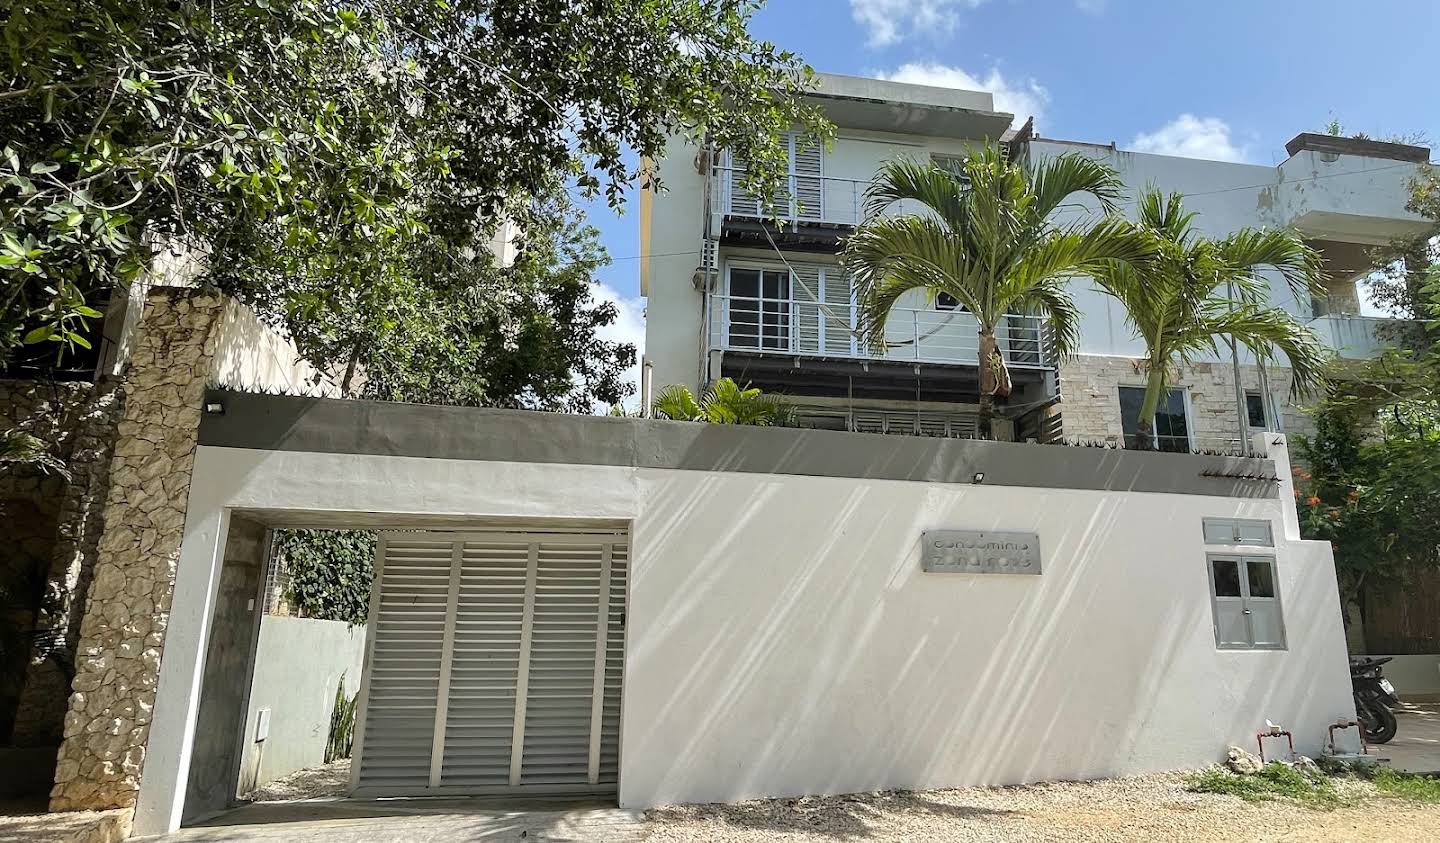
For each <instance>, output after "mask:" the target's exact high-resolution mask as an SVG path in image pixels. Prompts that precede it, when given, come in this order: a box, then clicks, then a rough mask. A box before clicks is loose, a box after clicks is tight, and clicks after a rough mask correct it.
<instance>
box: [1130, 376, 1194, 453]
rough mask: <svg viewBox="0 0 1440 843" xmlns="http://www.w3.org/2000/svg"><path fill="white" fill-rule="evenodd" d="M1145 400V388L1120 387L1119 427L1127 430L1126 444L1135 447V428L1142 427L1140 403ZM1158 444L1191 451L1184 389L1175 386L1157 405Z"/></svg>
mask: <svg viewBox="0 0 1440 843" xmlns="http://www.w3.org/2000/svg"><path fill="white" fill-rule="evenodd" d="M1144 401H1145V388H1144V387H1140V386H1122V387H1120V428H1121V432H1123V433H1124V434H1125V447H1127V448H1133V447H1135V431H1136V429H1137V428H1138V427H1139V419H1140V405H1141V404H1142V403H1144ZM1154 430H1155V448H1156V449H1157V450H1160V451H1170V452H1173V453H1177V454H1188V453H1190V422H1189V419H1187V418H1186V415H1185V390H1183V389H1172V390H1170V391H1169V392H1168V393H1167V394H1166V395H1165V397H1163V398H1161V399H1160V406H1159V407H1157V408H1156V409H1155V428H1154Z"/></svg>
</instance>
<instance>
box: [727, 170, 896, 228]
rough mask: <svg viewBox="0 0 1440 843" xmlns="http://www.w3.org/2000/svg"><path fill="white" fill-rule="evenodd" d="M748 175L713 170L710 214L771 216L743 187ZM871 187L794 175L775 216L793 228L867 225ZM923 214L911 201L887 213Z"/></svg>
mask: <svg viewBox="0 0 1440 843" xmlns="http://www.w3.org/2000/svg"><path fill="white" fill-rule="evenodd" d="M744 175H745V171H744V170H739V169H734V168H731V167H713V168H711V190H710V213H712V214H714V215H716V216H720V217H743V218H747V219H760V218H763V217H765V216H767V212H766V210H765V204H764V203H763V202H761V201H760V199H759V197H757V196H756V195H755V194H753V193H751V192H750V191H748V190H746V189H745V188H744V187H743V186H742V185H741V180H742V179H743V178H744ZM869 187H870V181H868V180H865V179H842V178H835V177H833V176H804V175H791V176H790V186H789V189H788V191H787V193H786V194H785V195H782V196H777V197H776V199H775V203H774V204H775V207H774V210H773V213H774V214H775V215H776V216H777V217H779V218H780V219H782V220H784V221H786V222H789V223H791V224H796V223H811V224H820V225H834V226H856V225H859V224H860V223H862V222H864V221H865V217H866V214H865V191H866V190H867V189H868V188H869ZM921 212H922V208H921V206H920V205H919V203H916V202H912V201H910V200H905V201H903V202H899V203H896V204H895V205H893V206H892V207H891V208H889V209H887V210H886V213H887V214H893V213H911V214H914V213H921Z"/></svg>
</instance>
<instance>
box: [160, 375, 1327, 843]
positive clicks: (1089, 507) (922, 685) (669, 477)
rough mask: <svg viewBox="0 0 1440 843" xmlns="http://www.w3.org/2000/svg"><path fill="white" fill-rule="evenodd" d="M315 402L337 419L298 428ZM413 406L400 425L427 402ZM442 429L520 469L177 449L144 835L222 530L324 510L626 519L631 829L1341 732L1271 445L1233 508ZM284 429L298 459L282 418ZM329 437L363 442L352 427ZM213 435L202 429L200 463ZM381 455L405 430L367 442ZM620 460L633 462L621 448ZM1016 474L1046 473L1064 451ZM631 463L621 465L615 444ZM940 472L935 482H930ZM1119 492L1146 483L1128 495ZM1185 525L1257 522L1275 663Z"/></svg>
mask: <svg viewBox="0 0 1440 843" xmlns="http://www.w3.org/2000/svg"><path fill="white" fill-rule="evenodd" d="M241 404H243V402H231V403H230V404H228V405H227V408H226V414H225V416H224V418H225V419H235V418H239V413H236V415H234V416H232V415H231V408H233V407H238V406H240V405H241ZM327 405H328V406H330V407H331V410H332V411H333V412H341V409H337V408H335V407H334V404H331V403H330V402H321V403H320V404H319V405H318V406H322V407H324V406H327ZM289 406H290V408H291V409H292V410H293V409H295V407H296V406H297V405H295V404H290V405H289ZM350 406H359V407H364V406H366V405H350ZM408 409H409V410H410V411H411V413H412V414H413V415H414V416H415V417H417V418H420V419H423V418H425V412H428V411H429V410H431V409H434V408H414V407H411V408H408ZM471 412H475V411H471ZM377 417H378V418H383V416H369V417H352V418H351V419H350V421H351V423H352V424H360V423H361V422H364V421H367V420H368V419H369V418H377ZM342 418H343V414H342ZM460 418H461V419H466V418H468V419H469V420H470V423H471V424H475V421H476V419H477V418H484V419H485V422H486V423H485V425H484V430H489V431H491V432H492V433H493V438H492V439H487V438H486V435H485V433H484V430H475V431H472V432H470V433H469V434H467V435H470V436H471V437H472V439H473V440H474V441H476V442H481V443H484V442H486V441H489V442H490V444H488V445H485V446H483V447H482V449H481V450H480V452H479V454H481V455H484V454H490V455H494V454H498V453H500V451H501V448H502V446H503V445H504V444H505V442H504V441H503V440H501V439H500V438H499V437H500V434H499V433H495V431H503V432H504V435H505V436H507V437H509V440H508V441H509V446H510V447H509V451H510V453H511V454H513V455H514V457H512V458H511V459H500V458H491V459H483V458H477V457H476V456H472V457H470V458H454V457H452V458H434V457H417V456H396V455H388V454H376V453H337V452H335V450H334V448H335V445H334V443H330V448H329V449H327V450H324V451H311V450H297V449H294V448H284V447H282V448H277V449H261V448H257V447H249V448H246V447H218V446H215V445H213V444H202V445H200V446H199V448H198V450H197V453H196V458H195V468H194V482H193V484H192V486H191V493H190V504H189V508H188V510H187V512H186V523H185V540H184V543H183V546H182V549H181V553H180V558H179V560H178V565H177V568H176V585H175V593H176V594H183V595H187V596H188V597H187V599H186V600H184V601H177V602H176V604H175V606H174V611H173V613H172V614H171V618H170V625H169V633H168V636H167V639H166V643H165V658H164V661H163V663H162V665H161V678H160V684H159V691H158V698H157V702H156V709H155V716H154V723H153V728H152V730H151V734H150V747H149V752H148V755H147V763H146V767H145V775H144V779H143V781H142V783H141V793H140V800H139V803H138V805H137V812H136V824H137V831H138V832H139V833H142V834H155V833H161V832H165V831H168V830H170V829H173V828H174V827H175V825H176V824H177V823H178V822H179V808H180V806H181V805H182V804H183V802H184V798H185V792H184V791H185V781H186V771H187V768H188V764H189V759H190V757H191V749H192V746H193V740H194V729H195V724H196V710H197V704H198V698H197V694H196V683H195V677H196V676H197V675H198V672H199V671H200V670H202V669H203V661H204V652H205V640H206V633H207V624H208V618H209V616H210V612H211V604H212V603H213V601H214V599H215V598H214V584H215V583H216V582H217V580H218V577H219V571H220V566H221V560H223V558H224V544H225V535H226V533H227V530H228V524H229V521H230V519H231V517H232V514H238V513H241V512H243V513H244V514H245V517H247V518H257V519H261V520H262V521H263V520H264V519H265V518H266V514H267V513H274V514H275V515H276V516H277V518H292V517H294V515H295V513H317V514H323V515H324V516H326V517H328V518H330V519H332V523H337V524H338V523H340V521H341V520H344V519H352V520H350V522H349V525H350V526H355V527H366V526H369V525H370V523H375V522H385V523H389V524H397V523H403V522H404V521H405V519H406V518H407V517H409V518H414V519H415V523H418V522H420V521H422V520H424V519H428V518H434V517H439V516H445V517H449V518H452V519H454V522H455V523H457V524H458V523H461V522H463V521H464V520H465V519H470V520H471V522H472V523H482V522H483V523H495V522H496V521H504V520H508V519H514V520H515V521H516V522H524V523H535V522H536V521H537V520H549V521H553V522H555V523H561V522H562V521H566V520H573V519H581V518H583V519H595V520H606V521H611V520H618V521H625V522H628V523H629V524H630V525H631V527H632V537H633V539H632V551H631V553H632V555H631V566H632V574H631V580H630V589H631V590H630V593H629V595H628V606H627V618H628V620H627V643H626V656H625V677H624V691H623V694H624V701H623V725H622V742H621V751H620V765H621V774H620V782H621V783H620V801H621V803H622V804H623V805H626V806H633V807H643V806H649V805H655V804H662V803H670V802H685V801H711V800H738V799H744V798H751V797H761V796H788V795H797V794H806V793H840V792H850V791H866V790H873V789H883V788H928V787H942V786H957V785H972V784H1007V783H1016V782H1024V781H1036V780H1043V779H1057V778H1058V779H1078V778H1091V777H1099V776H1114V775H1124V774H1132V773H1140V772H1145V771H1153V770H1161V769H1174V768H1184V767H1197V766H1202V765H1204V764H1207V763H1211V762H1213V761H1215V760H1218V759H1219V758H1221V757H1223V754H1224V751H1225V747H1226V745H1227V744H1231V743H1250V742H1253V740H1254V733H1255V731H1256V729H1257V728H1259V727H1260V726H1262V725H1263V724H1264V722H1265V720H1266V719H1271V720H1274V721H1275V722H1278V723H1282V724H1284V725H1285V726H1286V727H1287V728H1290V729H1291V730H1293V732H1294V734H1295V745H1296V748H1297V749H1298V750H1299V751H1301V752H1305V753H1307V754H1314V753H1316V752H1318V751H1319V749H1320V746H1321V744H1322V742H1323V741H1324V739H1325V727H1326V726H1327V725H1328V724H1329V723H1332V722H1334V721H1335V720H1336V719H1338V718H1341V717H1350V716H1353V705H1352V704H1351V693H1350V683H1349V672H1348V669H1347V666H1346V662H1345V645H1344V633H1343V629H1342V626H1341V622H1340V607H1339V600H1338V593H1337V590H1336V586H1335V575H1334V565H1333V560H1332V557H1331V555H1330V550H1329V546H1328V544H1325V543H1320V542H1307V541H1302V540H1300V539H1299V533H1298V523H1297V521H1296V518H1295V511H1294V506H1293V503H1292V502H1291V499H1290V496H1291V491H1292V486H1291V484H1290V482H1289V480H1290V478H1289V465H1288V455H1287V453H1286V451H1285V446H1284V440H1283V438H1281V437H1276V438H1273V439H1267V440H1264V442H1265V444H1266V445H1267V447H1268V453H1269V457H1270V459H1269V460H1268V461H1267V463H1268V464H1269V465H1270V468H1272V469H1273V470H1275V471H1277V472H1278V477H1279V478H1280V482H1279V483H1278V484H1273V483H1272V484H1267V485H1269V486H1270V487H1271V493H1270V494H1268V495H1266V496H1262V497H1249V496H1224V495H1207V494H1200V493H1195V492H1136V491H1131V490H1115V489H1111V490H1105V489H1087V488H1073V487H1072V488H1053V487H1051V488H1047V487H1041V486H1025V485H995V486H992V485H990V484H989V480H988V478H987V482H986V483H985V484H982V485H979V486H976V485H972V484H970V483H968V482H935V481H926V480H896V479H889V478H874V477H854V476H831V475H827V474H818V473H817V474H809V475H804V474H791V473H776V472H774V471H773V470H772V471H771V472H762V471H758V470H755V468H754V465H755V464H754V463H753V462H748V461H746V460H744V459H742V458H737V460H736V462H737V464H739V465H743V466H746V467H747V468H749V470H743V469H741V470H724V469H721V470H709V471H701V470H693V469H690V468H688V467H685V468H681V467H676V466H672V467H663V468H657V467H649V466H645V465H634V464H614V463H613V462H612V463H611V464H604V463H599V462H597V463H591V464H582V463H578V462H575V461H543V460H535V459H531V457H532V456H533V455H534V454H535V453H536V451H537V450H543V449H540V448H539V446H537V445H536V444H535V441H533V440H532V439H530V438H527V437H534V439H539V440H544V441H549V442H551V443H555V442H559V443H560V445H557V446H555V447H560V448H562V450H563V449H564V448H581V443H580V442H576V441H573V440H566V439H564V437H565V436H566V435H567V431H569V434H575V433H576V429H577V428H581V427H584V428H587V429H588V427H589V425H591V424H593V423H594V422H595V421H596V420H591V419H585V420H573V419H570V418H567V417H550V416H537V415H535V414H504V413H493V412H482V413H478V414H477V415H472V416H464V415H462V416H460ZM291 421H292V423H293V424H294V425H295V427H294V428H293V429H294V430H295V431H297V432H299V433H300V434H301V435H302V436H315V435H316V432H315V431H313V430H312V431H310V432H308V433H306V432H305V429H306V427H307V425H308V424H309V422H307V421H306V420H305V419H302V418H292V419H291ZM598 421H600V422H602V423H604V425H605V427H608V428H612V429H620V430H626V429H627V426H628V429H630V430H632V431H633V430H634V429H636V428H642V427H643V428H645V429H650V428H649V423H640V422H637V421H635V420H629V421H626V420H615V421H611V420H607V419H601V420H598ZM552 422H553V423H554V424H555V426H551V425H552ZM572 423H573V426H572ZM655 424H657V425H658V426H659V427H660V428H661V430H660V432H659V433H658V434H657V435H656V444H657V446H658V445H661V444H663V443H664V442H666V441H673V440H666V439H665V438H664V435H663V434H665V433H666V432H667V431H665V430H664V428H669V429H670V430H671V431H675V432H676V434H675V435H682V434H683V436H689V437H694V436H695V435H697V434H703V433H704V432H705V431H706V430H708V429H707V428H703V427H701V426H698V425H693V426H692V425H673V426H672V425H659V423H655ZM477 427H478V425H477ZM332 430H335V431H336V432H337V435H345V436H349V437H351V439H350V440H349V441H369V440H367V438H366V437H367V434H365V433H364V431H363V430H355V431H351V432H349V433H346V432H345V431H343V430H339V429H337V428H332ZM214 432H215V428H214V427H213V425H212V426H209V430H208V432H207V433H206V434H205V435H206V437H207V439H208V441H210V442H213V441H214V439H213V438H212V437H213V436H214ZM652 432H653V431H652ZM724 432H725V433H730V431H724ZM745 433H748V434H751V436H752V437H753V438H747V439H744V440H741V441H742V442H744V441H754V442H764V441H767V440H769V439H770V437H771V436H774V435H780V436H795V435H798V436H797V438H777V439H775V440H771V441H776V442H788V443H790V444H791V445H792V446H793V447H794V448H796V449H798V450H800V451H805V450H806V449H807V448H822V447H827V448H828V449H829V451H830V452H831V454H832V463H831V464H832V465H834V464H840V465H850V466H853V465H856V464H857V463H858V464H859V465H862V466H863V465H868V464H869V463H868V462H867V461H866V460H864V459H860V456H862V455H858V454H857V453H855V452H861V451H864V450H865V448H866V445H867V443H868V442H869V441H870V438H869V437H864V436H861V435H854V434H851V435H847V434H830V435H828V436H826V437H825V438H815V439H811V438H810V435H813V434H819V433H821V432H818V431H775V430H770V431H766V430H759V431H745ZM236 435H238V434H236ZM375 435H377V436H380V437H382V441H383V437H385V436H392V435H394V436H398V435H400V434H399V432H397V431H396V430H394V429H393V428H391V427H387V426H386V425H385V424H383V423H382V424H380V425H378V427H377V432H376V434H375ZM701 438H703V436H702V437H701ZM877 438H878V437H877ZM290 441H291V442H294V441H296V440H290ZM342 441H344V440H342ZM567 442H568V444H567ZM412 444H413V440H412ZM708 444H709V443H702V445H708ZM876 444H877V447H878V446H879V445H882V444H884V443H883V442H878V443H876ZM964 445H971V446H972V447H973V443H962V449H960V450H959V451H958V453H962V454H963V453H965V449H964V447H963V446H964ZM622 446H623V447H630V448H634V447H635V444H634V443H633V440H632V444H630V445H629V446H625V445H624V442H623V438H622V441H621V442H619V443H617V444H616V447H622ZM847 446H851V447H847ZM448 447H457V448H458V447H459V443H457V442H455V441H454V440H449V444H448ZM696 447H700V446H696ZM984 447H986V448H988V445H987V446H984ZM1013 447H1016V448H1021V447H1022V446H1013ZM702 451H703V453H705V454H706V455H707V457H713V455H714V454H713V452H711V451H708V450H704V449H703V448H702ZM1033 452H1034V453H1037V454H1039V455H1044V456H1047V457H1048V458H1050V459H1052V460H1055V461H1057V462H1058V461H1060V460H1063V459H1066V456H1065V455H1067V454H1086V453H1087V452H1086V451H1084V450H1082V449H1076V450H1070V449H1061V448H1046V447H1035V448H1033ZM590 453H594V454H603V453H606V452H605V451H604V450H603V449H599V450H595V451H591V452H590ZM612 453H613V452H612ZM649 453H651V454H652V456H651V457H649V459H658V458H659V457H658V456H653V455H655V454H659V455H663V454H664V451H663V450H652V451H650V452H649ZM681 453H682V455H683V453H684V451H683V450H682V452H681ZM771 453H772V459H773V454H774V452H773V451H772V452H771ZM1016 453H1018V452H1016ZM622 454H625V452H623V451H622ZM1100 455H1101V456H1111V457H1113V456H1115V455H1114V454H1113V453H1107V452H1100ZM1120 456H1126V455H1120ZM1161 456H1162V458H1163V459H1170V460H1173V462H1171V463H1170V465H1172V466H1175V467H1182V466H1189V465H1194V464H1195V463H1193V462H1192V459H1193V458H1187V457H1169V456H1165V455H1161ZM946 458H947V459H958V458H950V457H946ZM592 459H596V460H598V459H599V457H598V456H595V457H592ZM609 459H611V460H612V461H618V460H619V459H620V457H618V456H612V457H610V458H609ZM624 459H625V460H626V461H627V462H629V461H632V460H634V461H638V460H639V457H638V456H637V455H635V452H634V451H633V450H632V451H630V452H628V455H624ZM814 459H816V460H818V459H819V457H818V456H816V457H814ZM680 465H682V466H685V465H688V464H686V463H684V462H683V461H682V462H681V463H680ZM996 465H1000V466H1001V467H1000V468H999V470H1001V471H1003V470H1005V469H1004V468H1003V465H1002V464H1000V463H996ZM940 469H941V470H943V471H948V472H953V471H954V470H955V469H954V465H953V463H950V464H947V463H945V462H943V461H942V464H941V466H940ZM1175 473H1176V474H1181V473H1184V469H1183V468H1179V469H1177V470H1176V471H1175ZM1067 476H1068V475H1067ZM1138 478H1139V480H1144V482H1146V483H1157V482H1159V481H1158V480H1155V479H1150V478H1149V473H1148V471H1142V472H1139V473H1138ZM1129 480H1130V482H1138V480H1137V478H1136V477H1135V476H1132V477H1131V478H1129ZM1077 482H1078V481H1077ZM1090 482H1094V481H1090ZM1276 485H1278V487H1279V494H1278V495H1277V494H1275V492H1274V486H1276ZM1207 517H1209V518H1253V519H1263V520H1267V521H1269V522H1271V524H1272V525H1273V526H1274V531H1273V532H1274V535H1275V537H1276V538H1275V542H1276V546H1275V547H1274V548H1273V551H1266V552H1273V554H1274V556H1275V558H1276V578H1277V583H1278V589H1279V593H1280V595H1281V597H1282V603H1283V607H1284V622H1285V626H1286V629H1287V630H1288V641H1287V648H1286V649H1283V650H1256V651H1246V650H1220V649H1217V647H1216V645H1215V634H1214V630H1213V616H1212V611H1211V597H1210V592H1209V586H1208V575H1207V572H1206V564H1205V559H1206V552H1207V550H1208V549H1210V548H1207V546H1206V545H1205V544H1204V543H1203V536H1202V533H1201V522H1202V519H1204V518H1207ZM927 529H979V530H1015V531H1025V532H1034V533H1036V534H1037V535H1038V539H1039V542H1040V547H1041V548H1042V554H1043V555H1044V573H1043V574H1042V575H1040V576H1007V575H999V574H995V575H973V574H927V573H924V572H923V571H922V570H921V565H920V553H921V549H920V535H921V532H922V531H924V530H927ZM1256 550H1258V549H1250V550H1247V552H1252V551H1256Z"/></svg>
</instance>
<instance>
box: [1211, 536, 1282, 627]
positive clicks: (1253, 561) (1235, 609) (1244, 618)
mask: <svg viewBox="0 0 1440 843" xmlns="http://www.w3.org/2000/svg"><path fill="white" fill-rule="evenodd" d="M1207 561H1208V564H1209V566H1210V600H1211V608H1212V610H1213V612H1214V619H1215V646H1216V647H1218V648H1220V649H1222V650H1283V649H1285V625H1284V623H1283V620H1282V617H1281V613H1280V594H1279V590H1278V588H1277V586H1276V581H1275V557H1273V556H1240V555H1231V554H1222V553H1212V554H1210V555H1209V557H1207Z"/></svg>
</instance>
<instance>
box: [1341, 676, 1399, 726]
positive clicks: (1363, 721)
mask: <svg viewBox="0 0 1440 843" xmlns="http://www.w3.org/2000/svg"><path fill="white" fill-rule="evenodd" d="M1388 661H1390V659H1389V658H1383V659H1372V658H1367V657H1364V656H1361V657H1358V658H1353V659H1351V660H1350V686H1351V688H1352V689H1353V690H1354V692H1355V717H1356V719H1357V720H1359V721H1360V728H1361V729H1363V730H1364V731H1365V742H1366V743H1387V742H1389V740H1390V739H1391V738H1393V737H1395V732H1396V730H1397V729H1398V728H1399V724H1398V723H1396V721H1395V712H1393V711H1391V710H1390V709H1391V707H1392V706H1397V705H1399V704H1400V698H1399V697H1397V696H1396V695H1395V686H1394V685H1391V684H1390V680H1389V679H1386V678H1385V677H1384V676H1382V675H1381V671H1380V665H1382V664H1385V663H1386V662H1388Z"/></svg>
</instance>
